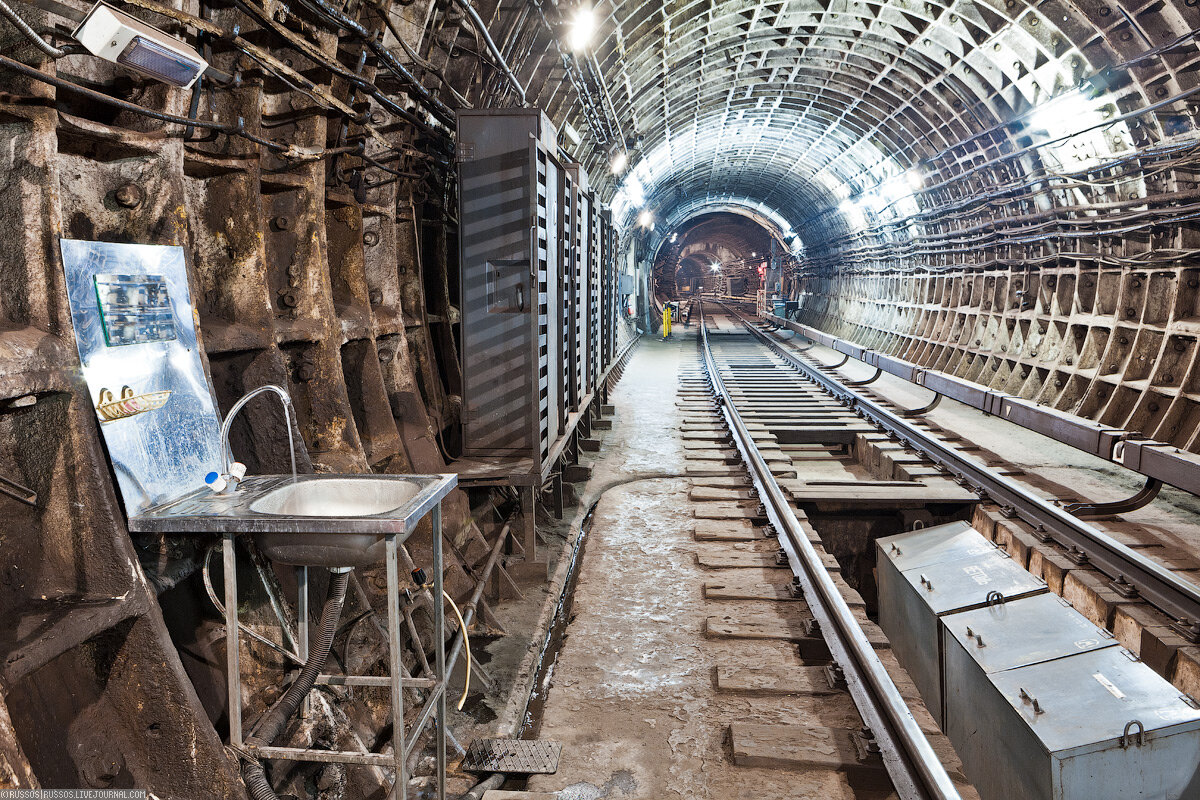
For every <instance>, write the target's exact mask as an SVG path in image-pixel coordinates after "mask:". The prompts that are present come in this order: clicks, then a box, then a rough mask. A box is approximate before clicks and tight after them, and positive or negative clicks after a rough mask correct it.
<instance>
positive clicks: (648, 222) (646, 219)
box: [637, 208, 654, 228]
mask: <svg viewBox="0 0 1200 800" xmlns="http://www.w3.org/2000/svg"><path fill="white" fill-rule="evenodd" d="M637 221H638V225H641V226H642V227H643V228H649V227H652V226H653V225H654V215H653V214H652V213H650V209H648V208H643V209H642V211H641V213H640V214H638V218H637Z"/></svg>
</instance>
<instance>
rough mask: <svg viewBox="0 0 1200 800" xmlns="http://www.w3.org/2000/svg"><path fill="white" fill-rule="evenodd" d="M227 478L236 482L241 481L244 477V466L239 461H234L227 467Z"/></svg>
mask: <svg viewBox="0 0 1200 800" xmlns="http://www.w3.org/2000/svg"><path fill="white" fill-rule="evenodd" d="M229 477H231V478H234V479H236V480H239V481H240V480H241V479H242V478H244V477H246V465H245V464H243V463H242V462H240V461H235V462H233V463H232V464H230V465H229Z"/></svg>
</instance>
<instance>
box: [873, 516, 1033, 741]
mask: <svg viewBox="0 0 1200 800" xmlns="http://www.w3.org/2000/svg"><path fill="white" fill-rule="evenodd" d="M876 550H877V553H878V562H877V575H878V577H877V581H878V588H879V626H880V627H881V628H882V629H883V632H884V633H885V634H886V635H887V637H888V640H889V641H890V642H891V645H892V649H893V651H894V652H895V653H896V657H897V658H898V659H899V660H900V664H901V665H902V666H903V667H904V668H905V669H906V670H907V671H908V674H909V677H911V678H912V680H913V683H914V684H916V687H917V689H918V690H919V691H920V692H921V697H922V698H923V699H924V700H925V705H926V707H927V708H928V709H929V712H930V713H931V714H932V715H933V718H934V719H935V720H937V721H938V722H939V723H940V724H942V725H943V727H944V719H943V713H942V698H941V694H942V682H941V673H942V653H941V632H940V628H939V625H940V623H939V619H940V617H941V616H942V615H944V614H953V613H956V612H959V611H967V610H970V609H974V608H980V607H982V606H984V605H987V604H988V603H989V602H994V600H995V598H996V597H997V595H996V593H999V597H1002V598H1004V599H1013V598H1017V597H1023V596H1026V595H1031V594H1040V593H1043V592H1046V591H1047V589H1046V584H1045V583H1044V582H1043V581H1041V580H1039V579H1037V578H1035V577H1034V576H1033V575H1031V574H1030V573H1029V572H1027V571H1026V570H1024V569H1022V568H1021V567H1020V566H1018V565H1017V564H1014V563H1013V561H1012V559H1011V558H1009V557H1008V555H1007V554H1006V553H1004V552H1003V551H1002V550H1000V549H999V548H997V547H996V546H995V545H994V544H992V543H991V542H989V541H988V540H987V539H985V538H984V537H983V535H982V534H980V533H979V532H978V531H976V530H974V529H973V528H971V526H970V525H968V524H966V523H964V522H952V523H949V524H947V525H939V526H937V527H935V528H929V529H926V530H919V531H912V532H910V533H904V534H899V535H897V536H889V537H886V538H883V539H879V540H877V542H876Z"/></svg>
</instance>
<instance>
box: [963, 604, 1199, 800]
mask: <svg viewBox="0 0 1200 800" xmlns="http://www.w3.org/2000/svg"><path fill="white" fill-rule="evenodd" d="M1056 624H1057V623H1056ZM946 676H947V687H946V692H947V694H946V704H947V707H948V709H952V710H953V713H950V714H948V718H949V719H948V722H949V728H948V730H947V731H946V733H947V735H948V736H949V738H950V741H951V743H953V745H954V748H955V750H956V751H957V753H958V755H959V757H960V758H961V759H962V762H963V767H964V771H965V772H966V774H967V776H968V777H969V778H970V779H971V781H972V783H973V784H974V785H975V788H976V789H977V790H978V791H979V795H980V797H981V798H982V800H1014V799H1015V798H1023V799H1024V798H1029V800H1035V799H1036V800H1041V799H1042V798H1045V799H1046V800H1103V799H1104V798H1121V799H1122V800H1125V798H1141V799H1142V800H1149V799H1150V798H1156V799H1158V800H1185V799H1187V798H1197V797H1200V711H1198V710H1197V709H1196V708H1195V707H1194V705H1193V704H1192V702H1191V701H1190V698H1186V697H1185V696H1183V695H1181V694H1180V692H1179V690H1178V689H1175V688H1174V687H1173V686H1171V684H1169V683H1167V682H1166V681H1165V680H1163V679H1162V678H1161V677H1159V676H1158V675H1157V674H1156V673H1155V672H1154V671H1153V670H1151V669H1150V668H1149V667H1147V666H1146V665H1145V664H1143V663H1141V662H1140V661H1138V660H1137V659H1136V658H1135V657H1134V656H1133V654H1132V653H1130V652H1129V651H1127V650H1125V649H1124V648H1122V647H1102V648H1100V649H1095V650H1091V651H1089V652H1083V653H1076V654H1074V655H1069V656H1065V657H1063V658H1058V659H1053V660H1050V661H1042V662H1040V663H1036V664H1031V665H1028V666H1022V667H1016V668H1014V669H1008V670H1000V671H997V672H993V673H990V674H985V673H984V672H983V671H982V669H981V668H980V666H979V664H978V662H976V661H975V660H974V659H973V658H971V657H970V655H969V654H967V653H966V651H964V650H962V649H961V648H958V650H957V652H955V651H953V650H952V651H950V652H949V653H948V654H947V661H946ZM1139 729H1140V732H1142V735H1141V736H1139V735H1138V734H1139Z"/></svg>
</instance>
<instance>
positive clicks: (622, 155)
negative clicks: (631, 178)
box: [608, 150, 629, 175]
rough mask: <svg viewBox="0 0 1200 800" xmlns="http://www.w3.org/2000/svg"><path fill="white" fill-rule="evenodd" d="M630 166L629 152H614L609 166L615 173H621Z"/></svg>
mask: <svg viewBox="0 0 1200 800" xmlns="http://www.w3.org/2000/svg"><path fill="white" fill-rule="evenodd" d="M628 166H629V154H628V153H626V152H625V151H624V150H618V151H617V152H615V153H613V157H612V159H610V160H609V162H608V167H609V169H610V170H612V174H613V175H620V174H621V173H622V172H624V171H625V168H626V167H628Z"/></svg>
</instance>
